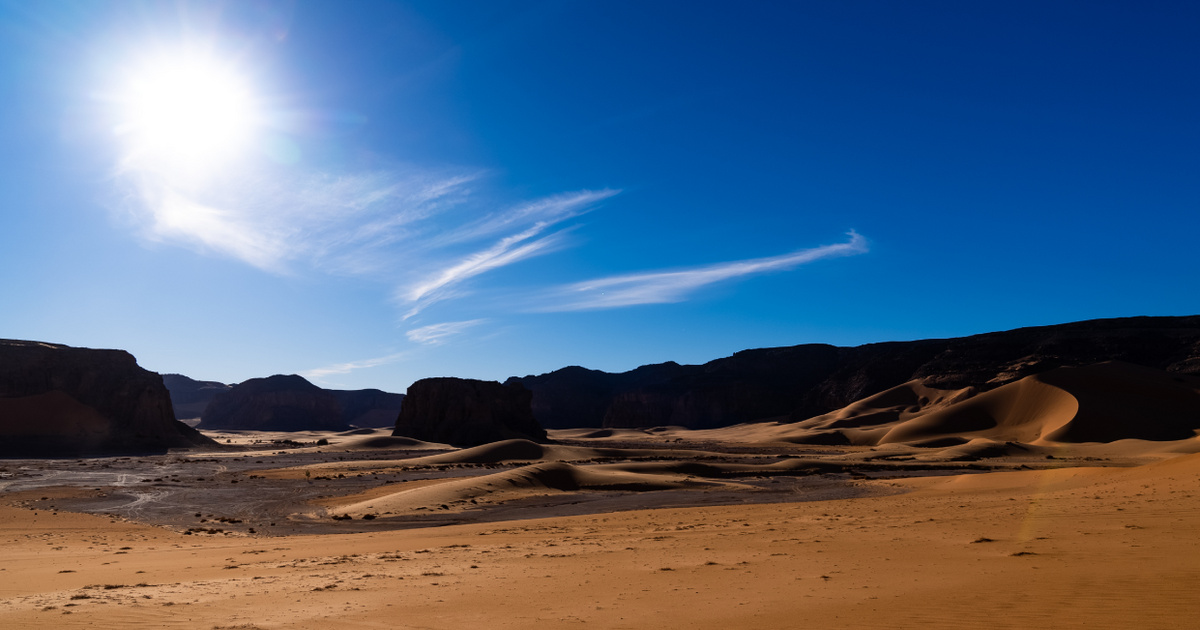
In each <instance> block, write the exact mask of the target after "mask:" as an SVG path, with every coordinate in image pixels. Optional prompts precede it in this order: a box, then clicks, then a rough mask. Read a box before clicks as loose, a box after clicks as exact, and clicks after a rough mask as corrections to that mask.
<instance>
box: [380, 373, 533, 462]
mask: <svg viewBox="0 0 1200 630" xmlns="http://www.w3.org/2000/svg"><path fill="white" fill-rule="evenodd" d="M532 396H533V395H532V394H531V393H530V391H529V390H528V389H525V387H524V386H522V385H521V384H519V383H515V384H507V385H501V384H500V383H497V382H494V381H476V380H471V379H463V378H427V379H422V380H419V381H417V382H416V383H413V384H412V385H411V386H410V387H409V388H408V395H407V396H406V397H405V399H404V406H403V407H401V409H400V416H399V417H398V418H397V419H396V429H395V430H394V431H393V432H392V435H403V436H407V437H411V438H416V439H418V440H425V441H428V442H444V443H447V444H454V445H460V446H475V445H479V444H486V443H488V442H495V441H498V440H508V439H512V438H524V439H529V440H534V441H538V442H543V441H545V440H546V431H545V429H543V428H542V427H541V425H539V424H538V423H537V420H534V419H533V410H532V409H531V407H530V400H531V398H532Z"/></svg>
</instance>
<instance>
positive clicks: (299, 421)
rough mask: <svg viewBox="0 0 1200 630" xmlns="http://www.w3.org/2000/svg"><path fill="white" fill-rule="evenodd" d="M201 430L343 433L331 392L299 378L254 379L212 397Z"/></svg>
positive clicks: (338, 408)
mask: <svg viewBox="0 0 1200 630" xmlns="http://www.w3.org/2000/svg"><path fill="white" fill-rule="evenodd" d="M199 428H201V429H209V430H219V429H239V430H254V431H343V430H345V429H347V428H349V427H348V426H347V425H346V423H345V422H344V421H343V420H342V412H341V408H340V407H339V406H338V401H337V397H336V396H334V395H333V393H332V392H329V391H327V390H324V389H321V388H320V387H317V386H316V385H313V384H312V383H309V382H308V381H306V380H305V379H304V378H303V377H300V376H296V375H294V374H293V375H286V376H285V375H275V376H270V377H267V378H252V379H250V380H248V381H245V382H243V383H240V384H238V385H235V386H234V387H233V388H232V389H230V390H229V391H227V392H222V393H220V394H217V395H216V396H214V397H213V399H212V401H210V402H209V403H208V407H207V408H206V409H205V410H204V415H203V416H202V420H201V421H200V426H199Z"/></svg>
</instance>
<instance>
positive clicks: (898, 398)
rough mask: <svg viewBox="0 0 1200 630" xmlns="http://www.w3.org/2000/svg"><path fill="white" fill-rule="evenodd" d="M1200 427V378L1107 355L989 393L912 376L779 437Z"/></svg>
mask: <svg viewBox="0 0 1200 630" xmlns="http://www.w3.org/2000/svg"><path fill="white" fill-rule="evenodd" d="M1197 426H1200V379H1197V378H1195V377H1190V376H1181V375H1174V374H1169V373H1167V372H1163V371H1161V370H1154V369H1150V368H1144V367H1141V366H1137V365H1132V364H1128V363H1121V362H1107V363H1101V364H1097V365H1092V366H1087V367H1080V368H1059V369H1056V370H1051V371H1049V372H1045V373H1042V374H1038V375H1035V376H1029V377H1026V378H1023V379H1021V380H1019V381H1016V382H1013V383H1009V384H1007V385H1004V386H1002V387H999V388H996V389H994V390H991V391H988V392H984V393H982V394H974V392H973V391H972V390H971V389H969V388H968V389H963V390H937V389H932V388H929V387H926V386H924V385H922V384H921V383H919V382H917V381H913V382H910V383H905V384H904V385H901V386H899V387H896V388H893V389H890V390H887V391H885V392H882V393H880V394H876V395H875V396H871V397H870V398H866V399H863V400H861V401H858V402H856V403H854V404H852V405H850V406H848V407H845V408H843V409H840V410H838V411H835V412H832V413H829V414H825V415H823V416H817V417H815V418H810V419H808V420H805V421H803V422H799V423H796V425H794V428H793V430H792V431H791V432H788V431H786V430H782V431H780V432H779V433H780V435H777V439H781V440H786V441H792V442H798V443H826V444H853V445H860V446H867V445H878V444H891V443H899V442H903V443H909V444H914V445H918V444H919V445H922V446H930V445H935V444H938V441H939V440H972V439H978V438H984V439H987V440H992V441H997V442H1023V443H1029V444H1057V443H1082V442H1112V441H1115V440H1121V439H1131V438H1132V439H1142V440H1164V441H1165V440H1185V439H1189V438H1192V437H1194V436H1195V431H1194V429H1195V428H1196V427H1197ZM789 433H790V435H789ZM978 444H980V445H982V444H983V443H978Z"/></svg>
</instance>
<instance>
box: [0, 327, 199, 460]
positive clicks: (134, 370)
mask: <svg viewBox="0 0 1200 630" xmlns="http://www.w3.org/2000/svg"><path fill="white" fill-rule="evenodd" d="M0 437H2V438H3V439H0V454H3V455H7V456H43V455H61V456H72V455H100V454H111V453H125V452H128V453H135V452H154V451H164V450H166V449H169V448H184V447H190V446H197V445H206V444H214V442H212V440H210V439H208V438H206V437H204V436H202V435H200V434H199V433H198V432H196V431H194V430H192V429H190V428H189V427H187V426H186V425H184V424H182V423H180V422H176V420H175V415H174V413H173V411H172V409H171V397H170V394H168V392H167V389H166V387H164V386H163V382H162V377H160V376H159V375H158V374H155V373H153V372H150V371H147V370H145V369H142V368H141V367H140V366H138V364H137V361H136V360H135V359H134V358H133V356H132V355H130V354H129V353H128V352H125V351H123V350H92V349H87V348H71V347H69V346H62V345H56V344H48V343H40V342H35V341H14V340H0Z"/></svg>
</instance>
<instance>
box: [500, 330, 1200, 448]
mask: <svg viewBox="0 0 1200 630" xmlns="http://www.w3.org/2000/svg"><path fill="white" fill-rule="evenodd" d="M1104 361H1124V362H1127V363H1133V364H1137V365H1141V366H1145V367H1151V368H1156V369H1160V370H1164V371H1166V372H1170V373H1177V374H1200V316H1191V317H1131V318H1123V319H1102V320H1090V321H1084V322H1075V323H1070V324H1061V325H1055V326H1040V327H1034V328H1020V329H1016V330H1010V331H1005V332H996V333H987V334H982V335H974V336H971V337H960V338H954V339H927V340H921V341H908V342H889V343H877V344H869V345H864V346H857V347H853V348H841V347H836V346H830V345H824V344H809V345H800V346H792V347H785V348H766V349H759V350H745V351H743V352H738V353H736V354H734V355H733V356H731V357H727V358H723V359H717V360H715V361H710V362H708V363H705V364H704V365H678V364H675V363H665V364H661V365H654V366H643V367H640V368H638V369H636V370H632V371H630V372H625V373H622V374H608V373H604V372H596V371H591V370H585V369H583V368H578V367H570V368H563V369H561V370H558V371H555V372H551V373H549V374H543V375H540V376H526V377H524V378H516V377H514V378H511V379H509V380H508V383H521V384H523V385H525V386H526V387H528V388H529V389H530V390H531V391H532V392H533V409H534V415H535V417H537V419H538V421H539V422H541V423H542V424H543V425H544V426H547V427H551V428H569V427H610V428H617V427H648V426H661V425H679V426H684V427H689V428H711V427H718V426H727V425H731V424H737V423H741V422H754V421H761V420H782V421H800V420H804V419H807V418H810V417H813V416H818V415H821V414H825V413H828V412H830V411H833V410H835V409H839V408H841V407H844V406H846V405H848V404H850V403H852V402H854V401H856V400H859V399H862V398H865V397H867V396H871V395H873V394H877V393H879V392H882V391H884V390H887V389H890V388H892V387H896V386H898V385H901V384H904V383H907V382H909V381H913V380H920V381H921V382H922V383H923V384H924V385H925V386H928V387H934V388H939V389H961V388H964V387H975V388H977V389H978V390H979V391H987V390H989V389H994V388H996V387H1000V386H1002V385H1004V384H1006V383H1011V382H1014V381H1017V380H1020V379H1022V378H1025V377H1027V376H1031V375H1034V374H1039V373H1042V372H1046V371H1049V370H1052V369H1054V368H1059V367H1078V366H1086V365H1091V364H1095V363H1100V362H1104Z"/></svg>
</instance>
